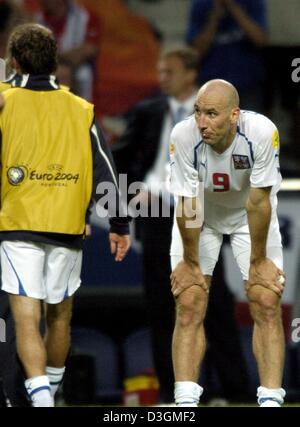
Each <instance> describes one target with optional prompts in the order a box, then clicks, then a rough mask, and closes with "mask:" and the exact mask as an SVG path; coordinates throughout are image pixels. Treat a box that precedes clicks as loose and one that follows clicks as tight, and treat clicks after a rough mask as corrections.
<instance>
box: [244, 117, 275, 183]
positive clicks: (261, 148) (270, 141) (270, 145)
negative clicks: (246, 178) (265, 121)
mask: <svg viewBox="0 0 300 427" xmlns="http://www.w3.org/2000/svg"><path fill="white" fill-rule="evenodd" d="M279 174H280V169H279V133H278V130H277V129H276V127H275V126H274V125H273V126H268V127H267V129H264V132H263V134H262V136H261V140H260V143H259V144H257V147H256V150H255V153H254V165H253V168H252V173H251V177H250V182H251V187H255V188H261V187H272V186H273V185H275V184H277V183H278V175H279Z"/></svg>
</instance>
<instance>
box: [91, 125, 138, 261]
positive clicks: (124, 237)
mask: <svg viewBox="0 0 300 427" xmlns="http://www.w3.org/2000/svg"><path fill="white" fill-rule="evenodd" d="M91 142H92V152H93V199H94V200H95V201H96V202H101V197H102V196H103V194H101V193H100V194H99V193H98V192H97V187H98V185H99V184H101V183H105V184H110V188H111V189H114V190H115V191H112V194H111V195H110V201H111V202H112V203H109V206H108V215H109V223H110V233H109V241H110V248H111V253H112V254H115V260H116V261H122V260H123V259H124V258H125V256H126V253H127V252H128V250H129V248H130V237H129V221H130V218H129V217H128V216H127V215H126V213H125V212H123V206H122V204H121V201H120V197H119V188H118V183H117V174H116V171H115V166H114V162H113V159H112V156H111V152H110V149H109V147H108V145H107V143H106V141H105V138H104V136H103V134H102V131H101V129H100V127H99V126H98V125H97V124H96V123H94V124H93V125H92V127H91Z"/></svg>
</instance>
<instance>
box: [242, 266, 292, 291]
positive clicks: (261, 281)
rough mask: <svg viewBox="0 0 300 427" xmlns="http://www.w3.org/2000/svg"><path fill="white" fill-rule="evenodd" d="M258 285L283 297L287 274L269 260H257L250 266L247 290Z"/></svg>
mask: <svg viewBox="0 0 300 427" xmlns="http://www.w3.org/2000/svg"><path fill="white" fill-rule="evenodd" d="M256 285H259V286H263V287H264V288H267V289H269V290H271V291H273V292H275V293H276V294H277V295H278V296H280V297H281V295H282V294H283V291H284V285H285V274H284V272H283V271H282V270H281V269H280V268H278V267H276V265H275V264H274V263H273V261H271V260H270V259H268V258H262V259H260V260H256V261H254V262H251V264H250V270H249V279H248V283H247V286H246V290H247V291H249V289H250V288H251V287H252V286H256Z"/></svg>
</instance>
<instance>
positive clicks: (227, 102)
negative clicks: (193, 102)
mask: <svg viewBox="0 0 300 427" xmlns="http://www.w3.org/2000/svg"><path fill="white" fill-rule="evenodd" d="M206 95H208V96H212V97H213V98H214V99H215V100H216V101H217V102H218V103H222V104H223V105H224V107H228V108H237V107H239V104H240V98H239V94H238V91H237V90H236V88H235V87H234V86H233V85H232V84H231V83H229V82H227V81H226V80H221V79H216V80H210V81H208V82H207V83H205V84H204V85H203V86H202V87H201V88H200V89H199V92H198V95H197V99H199V98H201V97H203V96H206Z"/></svg>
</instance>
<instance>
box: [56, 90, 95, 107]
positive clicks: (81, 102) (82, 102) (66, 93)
mask: <svg viewBox="0 0 300 427" xmlns="http://www.w3.org/2000/svg"><path fill="white" fill-rule="evenodd" d="M57 93H59V94H60V96H62V97H64V98H65V99H66V100H69V101H70V102H72V103H74V104H77V105H78V107H81V108H83V109H85V110H86V109H89V110H90V109H93V108H94V105H93V104H92V103H91V102H89V101H87V100H86V99H84V98H81V97H80V96H78V95H75V94H74V93H72V92H70V90H68V89H67V88H66V87H60V89H58V90H57Z"/></svg>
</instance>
